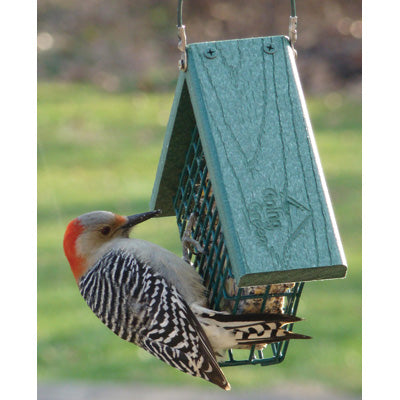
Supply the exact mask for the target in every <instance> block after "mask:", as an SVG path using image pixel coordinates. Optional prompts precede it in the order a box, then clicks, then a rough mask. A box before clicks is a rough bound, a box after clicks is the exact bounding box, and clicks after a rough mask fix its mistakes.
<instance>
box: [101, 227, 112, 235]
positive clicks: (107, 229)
mask: <svg viewBox="0 0 400 400" xmlns="http://www.w3.org/2000/svg"><path fill="white" fill-rule="evenodd" d="M110 231H111V228H110V227H109V226H104V227H103V228H101V230H100V232H101V234H102V235H104V236H107V235H108V234H109V233H110Z"/></svg>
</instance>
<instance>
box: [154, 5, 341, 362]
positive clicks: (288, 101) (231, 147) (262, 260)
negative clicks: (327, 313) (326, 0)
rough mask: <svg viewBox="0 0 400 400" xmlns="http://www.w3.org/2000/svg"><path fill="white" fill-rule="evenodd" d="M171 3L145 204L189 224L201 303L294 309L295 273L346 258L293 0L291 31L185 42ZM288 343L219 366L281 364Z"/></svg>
mask: <svg viewBox="0 0 400 400" xmlns="http://www.w3.org/2000/svg"><path fill="white" fill-rule="evenodd" d="M181 6H182V2H181V1H180V4H179V7H178V29H179V32H180V38H181V43H180V49H181V50H182V59H181V61H180V66H181V71H180V75H179V79H178V83H177V87H176V92H175V98H174V102H173V105H172V110H171V114H170V118H169V122H168V126H167V131H166V135H165V140H164V145H163V148H162V152H161V157H160V161H159V166H158V170H157V175H156V179H155V183H154V188H153V193H152V198H151V202H150V208H151V209H156V208H160V209H161V210H162V213H163V216H173V215H175V216H176V218H177V223H178V228H179V232H180V235H181V237H182V235H183V233H184V232H185V230H186V229H187V224H188V223H190V224H192V226H191V230H190V232H191V235H192V238H193V239H194V240H196V241H198V242H199V243H200V244H201V245H202V247H203V248H204V249H205V251H204V252H203V253H198V252H195V251H193V254H192V253H191V254H190V256H191V259H192V262H193V264H194V267H195V268H196V269H197V270H198V271H199V273H200V274H201V276H202V277H203V281H204V284H205V286H206V288H207V289H208V292H209V306H210V307H212V308H214V309H216V310H221V309H224V310H229V311H231V312H233V313H236V312H249V310H250V312H251V311H253V312H260V311H261V312H262V311H267V312H284V313H286V314H291V315H295V314H296V309H297V305H298V302H299V298H300V295H301V292H302V289H303V285H304V282H305V281H312V280H322V279H332V278H343V277H344V276H345V274H346V270H347V267H346V260H345V256H344V253H343V249H342V245H341V241H340V237H339V233H338V229H337V226H336V222H335V217H334V213H333V209H332V205H331V201H330V198H329V194H328V190H327V186H326V183H325V179H324V175H323V171H322V167H321V164H320V160H319V156H318V151H317V147H316V143H315V139H314V135H313V131H312V128H311V124H310V120H309V116H308V111H307V108H306V103H305V100H304V95H303V92H302V89H301V84H300V80H299V76H298V72H297V68H296V62H295V58H296V54H295V50H294V47H293V46H294V41H295V36H296V24H295V22H296V20H295V19H294V18H296V17H295V12H294V11H295V10H294V7H293V6H294V1H292V15H291V19H290V21H291V24H290V35H289V36H290V37H286V36H270V37H261V38H250V39H239V40H227V41H216V42H206V43H194V44H189V45H186V43H185V41H186V40H185V35H184V26H183V25H182V21H181V14H180V12H181V10H182V9H181ZM274 307H275V308H276V309H275V310H274ZM255 308H257V310H255ZM289 329H290V326H289ZM287 347H288V342H280V343H274V344H271V345H268V347H267V348H264V349H257V348H254V347H253V348H252V349H251V350H250V352H249V351H248V350H247V351H246V353H244V352H245V351H244V350H235V353H234V352H233V351H230V352H229V359H228V360H227V361H225V362H223V363H221V365H222V366H228V365H243V364H261V365H270V364H275V363H279V362H281V361H282V360H283V359H284V357H285V354H286V350H287ZM268 351H269V353H268ZM267 353H268V354H267Z"/></svg>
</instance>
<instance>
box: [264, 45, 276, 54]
mask: <svg viewBox="0 0 400 400" xmlns="http://www.w3.org/2000/svg"><path fill="white" fill-rule="evenodd" d="M264 51H265V52H266V53H267V54H274V53H275V52H276V47H275V46H274V45H273V44H272V43H266V44H264Z"/></svg>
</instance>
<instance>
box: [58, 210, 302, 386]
mask: <svg viewBox="0 0 400 400" xmlns="http://www.w3.org/2000/svg"><path fill="white" fill-rule="evenodd" d="M159 214H160V210H155V211H149V212H145V213H141V214H135V215H130V216H122V215H118V214H114V213H112V212H109V211H93V212H89V213H86V214H83V215H81V216H79V217H77V218H75V219H74V220H72V221H71V222H70V223H69V224H68V226H67V229H66V231H65V235H64V252H65V255H66V257H67V259H68V261H69V264H70V266H71V270H72V272H73V275H74V277H75V280H76V282H77V284H78V287H79V290H80V292H81V294H82V296H83V298H84V299H85V301H86V303H87V304H88V306H89V307H90V308H91V309H92V311H93V312H94V313H95V315H96V316H97V317H98V318H99V319H100V320H101V321H102V322H103V323H104V324H105V325H106V326H107V327H108V328H110V329H111V330H112V331H113V332H114V333H115V334H117V335H118V336H119V337H121V338H122V339H124V340H127V341H129V342H132V343H134V344H136V345H138V346H140V347H142V348H143V349H145V350H147V351H148V352H150V353H151V354H152V355H154V356H155V357H157V358H159V359H160V360H162V361H164V362H166V363H167V364H169V365H171V366H173V367H175V368H177V369H178V370H181V371H183V372H186V373H188V374H190V375H192V376H196V377H200V378H203V379H205V380H207V381H210V382H212V383H214V384H216V385H218V386H220V387H221V388H223V389H225V390H230V385H229V383H228V381H227V379H226V378H225V376H224V373H223V372H222V370H221V368H220V367H219V365H218V359H219V358H220V357H223V355H224V353H225V351H226V350H227V349H230V348H235V347H236V348H243V346H249V347H251V346H252V345H258V344H260V343H262V344H265V343H273V342H280V341H282V340H288V339H296V338H299V339H308V338H309V336H305V335H300V334H296V333H292V332H289V331H286V330H285V329H284V328H282V327H283V326H284V325H285V324H288V323H292V322H296V321H299V320H300V318H298V317H295V316H290V315H285V314H280V315H274V314H261V313H260V314H246V315H231V314H229V313H227V312H218V311H214V310H210V309H208V308H207V307H206V305H207V304H206V303H207V301H206V293H205V287H204V286H203V284H202V282H201V277H200V275H199V274H198V273H197V272H196V270H195V269H194V268H193V267H192V266H191V265H190V264H189V263H187V262H186V261H184V259H182V258H180V257H178V256H177V255H175V254H174V253H172V252H170V251H168V250H166V249H164V248H162V247H160V246H158V245H156V244H153V243H151V242H148V241H145V240H141V239H134V238H129V233H130V231H131V230H132V228H133V227H134V226H135V225H137V224H139V223H141V222H143V221H146V220H148V219H149V218H153V217H155V216H157V215H159Z"/></svg>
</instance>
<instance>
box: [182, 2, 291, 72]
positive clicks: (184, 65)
mask: <svg viewBox="0 0 400 400" xmlns="http://www.w3.org/2000/svg"><path fill="white" fill-rule="evenodd" d="M290 8H291V10H290V17H289V41H290V45H291V47H292V50H293V52H294V54H295V56H296V57H297V51H296V50H295V48H294V44H295V43H296V41H297V15H296V0H290ZM182 13H183V0H178V12H177V17H178V18H177V28H178V39H179V42H178V49H179V50H180V51H181V58H180V60H179V63H178V66H179V69H180V70H182V71H186V70H187V53H186V46H187V38H186V26H185V25H183V17H182Z"/></svg>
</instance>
